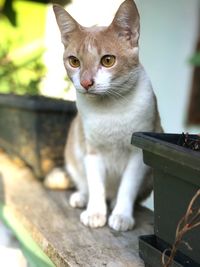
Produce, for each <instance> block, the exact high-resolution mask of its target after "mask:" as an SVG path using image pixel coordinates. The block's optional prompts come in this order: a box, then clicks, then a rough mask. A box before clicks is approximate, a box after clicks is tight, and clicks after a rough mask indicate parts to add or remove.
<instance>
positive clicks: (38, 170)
mask: <svg viewBox="0 0 200 267" xmlns="http://www.w3.org/2000/svg"><path fill="white" fill-rule="evenodd" d="M75 114H76V106H75V103H74V102H71V101H64V100H57V99H52V98H47V97H43V96H16V95H4V94H0V147H1V148H3V149H5V150H6V151H7V152H8V153H11V154H13V155H16V156H18V157H20V158H21V159H22V160H23V161H24V162H25V163H26V164H27V165H29V166H30V167H31V168H32V169H33V171H34V173H35V175H36V176H37V177H38V178H42V177H44V176H45V175H46V174H47V173H48V172H49V171H50V170H51V169H52V168H53V167H54V166H55V165H58V166H60V165H62V164H63V151H64V145H65V142H66V136H67V132H68V129H69V125H70V123H71V121H72V118H73V117H74V116H75Z"/></svg>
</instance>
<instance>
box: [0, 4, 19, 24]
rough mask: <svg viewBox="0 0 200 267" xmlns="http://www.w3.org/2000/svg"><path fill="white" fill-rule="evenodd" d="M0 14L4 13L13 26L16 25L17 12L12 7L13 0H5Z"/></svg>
mask: <svg viewBox="0 0 200 267" xmlns="http://www.w3.org/2000/svg"><path fill="white" fill-rule="evenodd" d="M1 12H2V14H4V15H5V16H6V17H7V18H8V20H9V21H10V23H11V24H12V25H13V26H17V14H16V11H15V10H14V8H13V1H12V0H6V1H5V4H4V6H3V8H2V11H1Z"/></svg>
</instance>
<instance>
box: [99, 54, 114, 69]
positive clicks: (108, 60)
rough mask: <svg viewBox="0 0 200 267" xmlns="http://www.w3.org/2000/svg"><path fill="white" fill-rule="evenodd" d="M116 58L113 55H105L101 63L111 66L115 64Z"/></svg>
mask: <svg viewBox="0 0 200 267" xmlns="http://www.w3.org/2000/svg"><path fill="white" fill-rule="evenodd" d="M115 61H116V58H115V56H112V55H105V56H103V57H102V58H101V65H102V66H104V67H106V68H110V67H112V66H113V65H114V64H115Z"/></svg>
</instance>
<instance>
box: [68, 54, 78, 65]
mask: <svg viewBox="0 0 200 267" xmlns="http://www.w3.org/2000/svg"><path fill="white" fill-rule="evenodd" d="M69 64H70V66H71V67H72V68H79V67H80V61H79V60H78V58H76V57H74V56H70V57H69Z"/></svg>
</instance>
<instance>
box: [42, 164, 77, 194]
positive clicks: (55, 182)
mask: <svg viewBox="0 0 200 267" xmlns="http://www.w3.org/2000/svg"><path fill="white" fill-rule="evenodd" d="M44 186H45V187H47V188H50V189H68V188H70V187H72V182H71V180H70V179H69V178H68V177H66V174H65V172H64V170H63V169H61V168H55V169H53V170H52V171H51V172H50V173H49V174H48V175H47V176H46V177H45V179H44Z"/></svg>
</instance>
